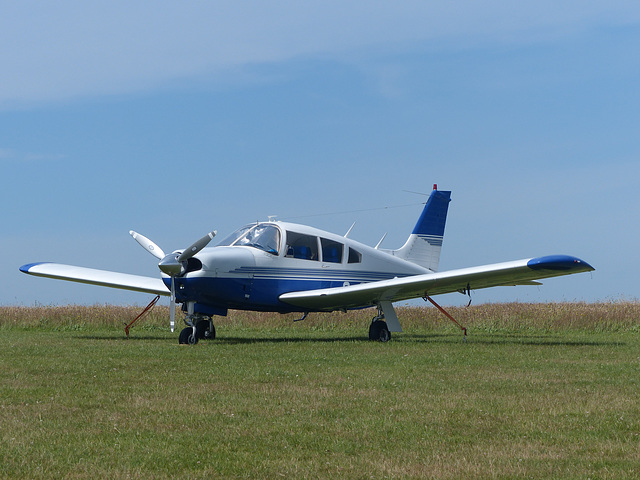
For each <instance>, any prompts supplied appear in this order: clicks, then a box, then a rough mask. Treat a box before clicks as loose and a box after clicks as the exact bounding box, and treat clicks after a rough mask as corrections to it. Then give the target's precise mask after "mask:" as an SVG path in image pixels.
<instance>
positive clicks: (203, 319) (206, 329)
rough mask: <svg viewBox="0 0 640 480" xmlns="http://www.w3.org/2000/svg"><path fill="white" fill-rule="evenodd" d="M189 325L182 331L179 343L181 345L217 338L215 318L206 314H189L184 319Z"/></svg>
mask: <svg viewBox="0 0 640 480" xmlns="http://www.w3.org/2000/svg"><path fill="white" fill-rule="evenodd" d="M184 323H185V324H186V325H187V326H186V327H185V328H184V329H182V331H181V332H180V336H179V337H178V343H179V344H180V345H195V344H196V343H198V340H213V339H215V338H216V327H214V326H213V320H212V319H211V317H209V316H204V315H196V314H193V315H187V316H186V317H185V319H184Z"/></svg>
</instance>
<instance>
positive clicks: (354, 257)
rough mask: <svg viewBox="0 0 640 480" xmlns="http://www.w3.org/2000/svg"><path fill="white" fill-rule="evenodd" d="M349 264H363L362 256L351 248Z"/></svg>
mask: <svg viewBox="0 0 640 480" xmlns="http://www.w3.org/2000/svg"><path fill="white" fill-rule="evenodd" d="M349 263H362V254H361V253H360V252H358V251H357V250H354V249H353V248H351V247H349Z"/></svg>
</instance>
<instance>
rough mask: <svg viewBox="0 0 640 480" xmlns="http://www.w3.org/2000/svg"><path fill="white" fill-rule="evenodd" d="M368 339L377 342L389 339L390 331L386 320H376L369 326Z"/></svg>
mask: <svg viewBox="0 0 640 480" xmlns="http://www.w3.org/2000/svg"><path fill="white" fill-rule="evenodd" d="M369 340H374V341H378V342H388V341H389V340H391V332H390V331H389V328H388V327H387V322H384V321H382V320H376V321H375V322H373V323H372V324H371V326H370V327H369Z"/></svg>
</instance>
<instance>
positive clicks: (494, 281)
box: [279, 255, 594, 311]
mask: <svg viewBox="0 0 640 480" xmlns="http://www.w3.org/2000/svg"><path fill="white" fill-rule="evenodd" d="M591 270H594V268H593V267H592V266H591V265H589V264H588V263H587V262H584V261H583V260H580V259H579V258H576V257H570V256H568V255H551V256H547V257H537V258H528V259H524V260H516V261H514V262H504V263H494V264H492V265H483V266H480V267H472V268H462V269H459V270H449V271H446V272H438V273H426V274H420V275H410V276H408V277H400V278H393V279H391V280H380V281H377V282H370V283H360V284H356V285H348V286H344V287H333V288H323V289H319V290H305V291H299V292H289V293H284V294H282V295H280V297H279V298H280V300H281V301H282V302H285V303H288V304H290V305H295V306H296V307H300V308H305V309H309V310H313V311H316V310H324V311H332V310H339V309H349V308H361V307H368V306H371V305H376V304H380V303H381V302H398V301H401V300H409V299H411V298H420V297H424V296H425V295H431V296H432V295H440V294H443V293H452V292H457V291H466V290H477V289H480V288H489V287H498V286H506V285H540V282H537V281H536V280H539V279H543V278H550V277H557V276H560V275H571V274H573V273H580V272H589V271H591Z"/></svg>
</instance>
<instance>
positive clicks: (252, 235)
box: [218, 224, 281, 255]
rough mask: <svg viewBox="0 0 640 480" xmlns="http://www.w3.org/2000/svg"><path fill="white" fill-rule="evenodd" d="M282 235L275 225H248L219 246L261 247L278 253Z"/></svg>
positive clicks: (273, 253) (272, 252)
mask: <svg viewBox="0 0 640 480" xmlns="http://www.w3.org/2000/svg"><path fill="white" fill-rule="evenodd" d="M280 236H281V235H280V229H279V228H278V227H276V226H275V225H268V224H258V225H248V226H246V227H242V228H240V229H238V230H236V231H235V232H233V233H232V234H231V235H229V236H228V237H227V238H225V239H224V240H223V241H222V242H220V243H219V244H218V246H240V245H242V246H245V247H254V248H259V249H260V250H264V251H265V252H267V253H271V254H272V255H278V252H279V251H280Z"/></svg>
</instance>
